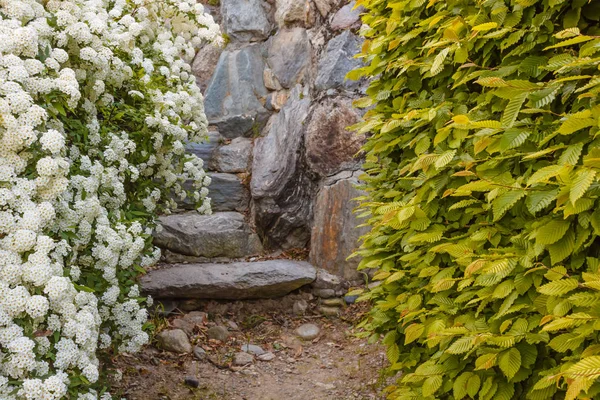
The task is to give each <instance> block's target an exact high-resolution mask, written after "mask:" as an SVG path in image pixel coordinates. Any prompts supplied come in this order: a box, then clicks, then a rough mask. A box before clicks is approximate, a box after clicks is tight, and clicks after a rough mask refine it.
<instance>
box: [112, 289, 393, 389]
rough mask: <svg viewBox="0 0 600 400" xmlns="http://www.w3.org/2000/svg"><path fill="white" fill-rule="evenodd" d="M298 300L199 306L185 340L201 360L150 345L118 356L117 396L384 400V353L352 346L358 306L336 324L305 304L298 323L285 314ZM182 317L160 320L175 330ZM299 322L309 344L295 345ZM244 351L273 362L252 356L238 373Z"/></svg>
mask: <svg viewBox="0 0 600 400" xmlns="http://www.w3.org/2000/svg"><path fill="white" fill-rule="evenodd" d="M297 299H298V298H294V297H293V296H292V297H291V298H290V297H289V296H288V299H285V300H281V301H272V300H270V301H269V300H267V301H262V302H261V301H255V302H235V303H216V302H208V303H206V304H204V305H202V307H201V309H202V311H204V312H207V318H206V319H205V321H204V322H202V323H201V324H195V326H194V327H193V332H192V331H190V332H191V333H190V334H189V335H188V336H190V338H191V342H192V344H193V345H195V346H196V350H197V353H198V348H201V349H202V350H204V351H205V354H197V356H194V355H191V354H183V355H178V354H175V353H171V352H166V351H163V350H159V349H157V347H156V346H148V347H147V348H146V349H144V350H143V351H142V352H141V353H139V354H136V355H133V356H131V355H126V356H121V357H120V358H119V359H118V360H117V363H116V365H117V367H118V368H119V370H120V371H121V372H122V373H123V378H122V380H121V381H120V382H118V383H117V385H116V388H117V389H118V390H119V391H120V393H119V394H121V395H122V397H125V398H127V399H128V400H183V399H227V400H241V399H244V400H329V399H332V400H333V399H335V400H345V399H383V398H384V397H383V395H381V389H382V387H383V386H385V385H384V384H383V383H384V382H383V381H384V378H382V376H381V374H380V372H379V371H380V369H381V368H382V367H384V366H385V365H386V360H385V355H384V351H383V348H382V347H381V346H379V345H369V344H367V343H366V340H364V339H357V338H356V337H355V336H354V333H355V332H354V330H353V325H352V324H351V323H350V322H352V321H356V320H357V319H359V318H360V315H361V314H362V312H363V311H362V307H360V306H357V305H353V306H350V307H346V308H345V309H344V310H343V312H342V315H341V319H340V318H333V319H327V318H325V317H321V316H319V315H314V312H311V311H312V310H315V309H316V307H317V305H318V304H316V303H315V302H310V305H309V310H308V314H309V315H306V316H300V317H299V316H294V315H291V314H290V313H287V309H289V304H290V303H291V302H293V301H296V300H297ZM283 309H286V310H283ZM311 314H312V315H311ZM182 317H183V318H185V316H176V317H169V320H163V321H162V323H164V325H163V329H169V326H170V327H171V328H172V327H173V326H174V325H176V326H181V325H182V324H179V325H178V322H175V320H176V319H181V318H182ZM159 322H161V321H159ZM179 322H181V321H179ZM305 323H311V324H315V325H317V326H318V327H319V328H320V333H319V335H318V336H317V337H316V338H315V339H313V340H308V341H306V340H304V341H303V340H300V339H299V338H298V336H297V334H296V332H295V330H296V328H297V327H298V326H300V325H302V324H305ZM214 326H223V327H227V328H228V330H229V332H230V336H229V338H228V339H227V340H226V341H225V342H221V341H218V340H213V339H208V336H210V335H209V334H208V330H209V329H210V328H211V327H214ZM244 344H253V345H257V346H260V347H261V349H262V350H264V351H265V352H269V353H271V354H272V355H273V356H274V358H273V359H272V360H270V361H261V360H260V359H259V357H256V356H255V357H254V360H253V362H252V363H250V364H247V365H243V366H236V365H235V361H234V359H235V358H236V353H240V351H241V348H242V346H243V345H244ZM202 350H200V351H199V352H200V353H201V352H202ZM198 356H199V357H198ZM246 357H247V356H246ZM263 357H264V356H263ZM270 357H271V356H270V355H269V356H266V358H270ZM186 378H188V382H187V383H186ZM189 378H191V379H189ZM194 380H196V381H195V382H194ZM196 384H198V387H197V388H194V387H192V386H195V385H196Z"/></svg>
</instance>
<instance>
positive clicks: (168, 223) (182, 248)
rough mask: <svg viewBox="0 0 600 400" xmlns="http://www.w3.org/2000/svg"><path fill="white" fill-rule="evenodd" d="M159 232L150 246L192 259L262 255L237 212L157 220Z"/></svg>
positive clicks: (163, 217)
mask: <svg viewBox="0 0 600 400" xmlns="http://www.w3.org/2000/svg"><path fill="white" fill-rule="evenodd" d="M159 221H160V224H161V225H162V227H163V229H162V230H161V231H160V232H157V233H156V234H155V239H154V243H155V244H156V245H157V246H159V247H162V248H165V249H168V250H171V251H172V252H175V253H179V254H184V255H188V256H196V257H209V258H210V257H228V258H241V257H245V256H249V255H254V254H258V253H260V252H262V245H261V243H260V239H259V237H258V235H256V233H254V232H252V231H251V229H250V227H249V226H248V224H247V223H246V221H245V220H244V216H243V215H242V214H240V213H237V212H221V213H214V214H212V215H200V214H198V213H196V212H190V213H184V214H173V215H166V216H162V217H160V218H159Z"/></svg>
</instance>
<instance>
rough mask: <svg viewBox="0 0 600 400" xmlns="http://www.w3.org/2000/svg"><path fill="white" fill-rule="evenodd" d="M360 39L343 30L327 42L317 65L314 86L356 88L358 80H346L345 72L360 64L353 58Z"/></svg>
mask: <svg viewBox="0 0 600 400" xmlns="http://www.w3.org/2000/svg"><path fill="white" fill-rule="evenodd" d="M361 44H362V40H361V39H360V38H359V37H358V36H356V35H354V34H353V33H352V32H350V31H344V32H343V33H341V34H339V35H338V36H336V37H334V38H333V39H331V40H330V41H329V43H327V47H326V48H325V52H324V54H323V55H322V56H321V59H320V60H319V65H318V72H317V78H316V80H315V87H316V88H317V89H318V90H327V89H336V88H345V89H349V90H352V89H356V88H358V86H359V83H360V82H359V81H352V80H346V79H345V77H346V74H347V73H348V72H350V71H352V70H353V69H356V68H359V67H360V66H361V65H362V64H361V61H360V60H359V59H356V58H354V56H355V55H356V54H358V53H359V52H360V47H361Z"/></svg>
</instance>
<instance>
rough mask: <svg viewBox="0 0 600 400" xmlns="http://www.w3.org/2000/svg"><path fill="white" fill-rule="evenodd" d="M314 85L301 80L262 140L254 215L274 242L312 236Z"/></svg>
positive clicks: (255, 167) (286, 243)
mask: <svg viewBox="0 0 600 400" xmlns="http://www.w3.org/2000/svg"><path fill="white" fill-rule="evenodd" d="M309 106H310V96H309V94H308V90H302V88H301V87H300V86H299V85H298V86H296V87H295V88H294V89H293V90H292V92H291V94H290V98H289V99H288V101H287V103H286V104H285V106H284V107H283V108H282V109H281V111H280V112H279V114H277V115H275V116H273V117H272V119H271V121H269V125H268V127H267V129H266V132H267V133H266V136H265V137H262V138H259V139H257V140H256V142H255V145H254V160H253V164H252V180H251V181H250V191H251V193H252V198H253V201H254V207H253V212H254V220H255V222H256V226H257V228H258V229H259V231H260V233H261V234H262V236H263V237H266V238H267V241H268V245H269V246H272V247H276V246H279V247H283V248H290V247H302V246H304V245H305V244H306V243H307V242H308V239H309V237H308V235H307V232H308V226H309V223H310V222H309V221H310V218H311V208H310V207H311V201H312V200H311V199H312V197H313V192H314V184H313V183H312V179H311V177H310V176H309V175H308V171H307V168H305V167H304V166H303V165H301V162H302V161H301V160H302V158H301V152H302V146H301V145H302V136H303V130H304V129H303V121H304V120H305V119H306V117H307V115H308V110H309Z"/></svg>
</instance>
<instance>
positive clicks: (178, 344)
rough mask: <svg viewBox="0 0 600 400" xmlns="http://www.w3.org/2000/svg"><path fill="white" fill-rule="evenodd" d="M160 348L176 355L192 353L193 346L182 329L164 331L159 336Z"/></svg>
mask: <svg viewBox="0 0 600 400" xmlns="http://www.w3.org/2000/svg"><path fill="white" fill-rule="evenodd" d="M157 338H158V343H159V345H160V347H162V348H163V349H165V350H167V351H172V352H174V353H191V352H192V345H191V344H190V341H189V339H188V337H187V335H186V334H185V332H184V331H182V330H181V329H172V330H168V331H162V332H160V333H159V334H158V335H157Z"/></svg>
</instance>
